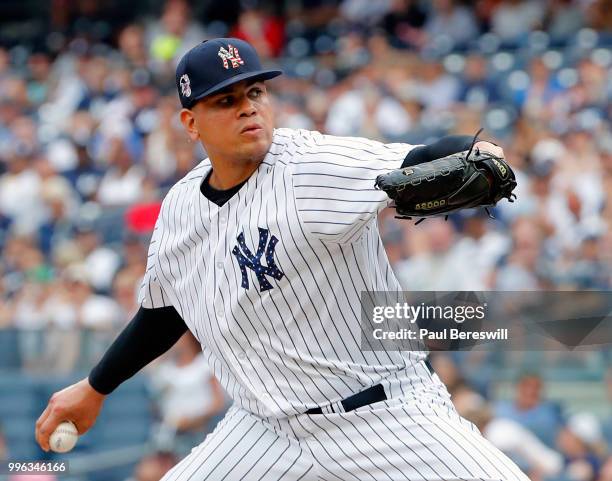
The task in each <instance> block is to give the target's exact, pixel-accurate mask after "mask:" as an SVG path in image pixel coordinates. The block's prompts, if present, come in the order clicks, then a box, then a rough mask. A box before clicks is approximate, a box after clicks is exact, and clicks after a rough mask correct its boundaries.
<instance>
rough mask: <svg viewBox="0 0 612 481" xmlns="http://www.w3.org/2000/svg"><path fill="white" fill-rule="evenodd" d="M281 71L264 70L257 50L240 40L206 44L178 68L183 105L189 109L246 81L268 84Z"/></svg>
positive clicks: (230, 39) (218, 39)
mask: <svg viewBox="0 0 612 481" xmlns="http://www.w3.org/2000/svg"><path fill="white" fill-rule="evenodd" d="M282 73H283V72H282V71H281V70H266V69H263V68H262V67H261V62H260V61H259V56H258V55H257V52H256V51H255V49H254V48H253V47H252V46H251V45H250V44H248V43H247V42H245V41H244V40H240V39H237V38H215V39H212V40H204V41H203V42H202V43H200V44H199V45H196V46H195V47H193V48H192V49H191V50H189V52H187V53H186V54H185V55H183V58H181V60H180V62H179V63H178V65H177V67H176V88H177V89H178V93H179V98H180V99H181V105H182V106H183V107H185V108H190V107H191V106H192V105H193V104H194V103H195V102H196V101H198V100H200V99H201V98H203V97H206V96H207V95H211V94H214V93H215V92H218V91H219V90H221V89H223V88H225V87H227V86H228V85H232V84H234V83H236V82H241V81H242V80H247V79H257V80H268V79H271V78H274V77H277V76H279V75H281V74H282Z"/></svg>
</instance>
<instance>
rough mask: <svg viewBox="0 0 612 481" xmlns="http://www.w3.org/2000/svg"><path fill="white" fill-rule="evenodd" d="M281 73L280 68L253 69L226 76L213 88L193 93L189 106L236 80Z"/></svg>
mask: <svg viewBox="0 0 612 481" xmlns="http://www.w3.org/2000/svg"><path fill="white" fill-rule="evenodd" d="M282 73H283V71H282V70H255V71H254V72H248V73H241V74H238V75H234V76H233V77H231V78H228V79H227V80H224V81H223V82H221V83H219V84H217V85H215V86H214V87H213V88H211V89H208V90H205V91H204V92H202V93H199V94H197V95H194V96H193V97H192V98H190V99H189V105H190V106H191V105H193V104H194V103H195V102H197V101H198V100H202V99H203V98H204V97H208V96H209V95H213V94H215V93H217V92H219V91H220V90H223V89H224V88H225V87H228V86H230V85H233V84H235V83H238V82H242V81H243V80H252V79H253V80H270V79H272V78H274V77H278V76H279V75H282Z"/></svg>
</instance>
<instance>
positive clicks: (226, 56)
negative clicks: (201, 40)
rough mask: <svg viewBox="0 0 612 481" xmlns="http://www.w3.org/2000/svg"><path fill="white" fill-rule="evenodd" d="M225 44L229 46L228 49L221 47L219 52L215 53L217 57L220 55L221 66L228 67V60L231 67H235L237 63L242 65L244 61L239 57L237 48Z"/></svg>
mask: <svg viewBox="0 0 612 481" xmlns="http://www.w3.org/2000/svg"><path fill="white" fill-rule="evenodd" d="M227 46H228V47H229V49H228V50H225V48H223V47H221V48H220V49H219V52H218V53H217V55H219V57H221V59H222V60H223V66H224V67H225V68H226V69H228V68H229V63H228V60H229V61H230V62H232V68H237V67H238V66H239V65H244V61H243V60H242V59H241V58H240V55H239V54H238V49H237V48H236V47H234V46H232V45H230V44H228V45H227Z"/></svg>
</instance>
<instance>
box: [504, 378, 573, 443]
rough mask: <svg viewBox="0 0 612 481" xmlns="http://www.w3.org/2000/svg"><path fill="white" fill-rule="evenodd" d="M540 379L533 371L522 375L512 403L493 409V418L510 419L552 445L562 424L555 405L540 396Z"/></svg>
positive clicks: (505, 403)
mask: <svg viewBox="0 0 612 481" xmlns="http://www.w3.org/2000/svg"><path fill="white" fill-rule="evenodd" d="M542 389H543V381H542V378H541V377H540V376H539V375H538V374H535V373H533V372H525V373H523V374H521V376H520V377H519V379H518V382H517V384H516V390H515V396H514V399H513V400H509V401H501V402H499V403H498V404H497V406H495V416H496V417H500V418H507V419H512V420H514V421H516V422H517V423H519V424H520V425H522V426H524V427H525V428H527V429H528V430H529V431H531V432H532V433H534V434H535V435H536V436H537V437H538V438H539V439H540V440H541V441H542V442H544V444H546V445H547V446H549V447H554V446H555V440H556V436H557V433H558V432H559V430H560V429H561V427H562V425H563V418H562V416H561V411H560V408H559V406H558V405H556V404H554V403H552V402H550V401H546V400H544V399H543V397H542Z"/></svg>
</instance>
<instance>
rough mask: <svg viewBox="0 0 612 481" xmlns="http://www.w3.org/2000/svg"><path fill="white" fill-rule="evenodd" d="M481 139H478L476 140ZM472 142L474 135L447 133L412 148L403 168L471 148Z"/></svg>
mask: <svg viewBox="0 0 612 481" xmlns="http://www.w3.org/2000/svg"><path fill="white" fill-rule="evenodd" d="M479 140H480V139H476V142H478V141H479ZM472 142H474V137H473V136H470V135H447V136H446V137H442V138H441V139H439V140H437V141H436V142H434V143H433V144H429V145H421V146H419V147H415V148H414V149H412V150H411V151H410V152H408V155H406V158H405V159H404V162H403V163H402V168H403V167H409V166H411V165H417V164H422V163H423V162H431V161H432V160H435V159H440V158H442V157H446V156H447V155H450V154H454V153H456V152H463V151H464V150H469V148H470V146H471V145H472Z"/></svg>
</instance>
